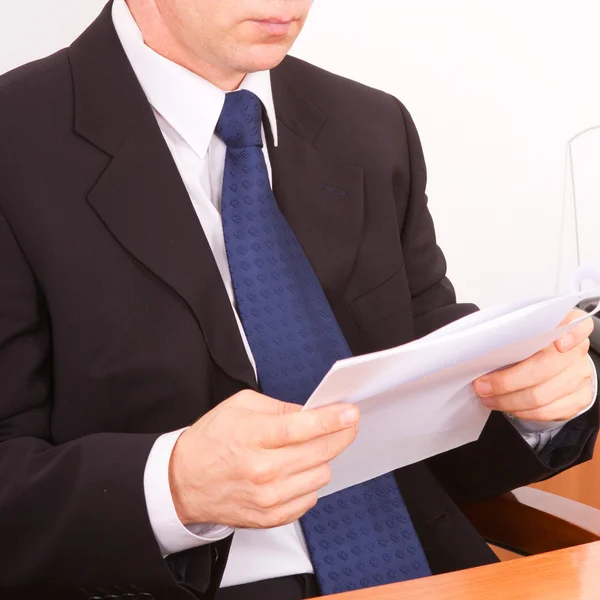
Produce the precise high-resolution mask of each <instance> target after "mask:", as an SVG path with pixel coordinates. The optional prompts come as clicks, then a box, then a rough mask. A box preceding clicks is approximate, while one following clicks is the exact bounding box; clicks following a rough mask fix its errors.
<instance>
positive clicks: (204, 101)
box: [112, 0, 277, 158]
mask: <svg viewBox="0 0 600 600" xmlns="http://www.w3.org/2000/svg"><path fill="white" fill-rule="evenodd" d="M112 19H113V23H114V26H115V29H116V31H117V35H118V36H119V39H120V41H121V44H122V45H123V49H124V50H125V54H126V55H127V58H128V59H129V62H130V63H131V66H132V67H133V70H134V72H135V74H136V76H137V78H138V81H139V82H140V85H141V86H142V89H143V90H144V93H145V94H146V97H147V98H148V101H149V102H150V104H151V105H152V107H153V108H154V110H156V111H157V112H158V113H159V114H160V115H161V116H162V117H163V118H164V119H165V120H166V121H168V122H169V124H170V125H171V127H173V128H174V129H175V130H176V131H177V133H179V135H181V137H182V138H183V139H184V140H185V141H186V142H187V143H188V144H189V145H190V146H191V148H192V149H193V150H194V152H195V153H196V154H197V155H198V156H200V157H201V158H204V157H205V156H206V153H207V152H208V147H209V144H210V141H211V139H212V136H213V134H214V131H215V127H216V126H217V121H218V120H219V116H220V115H221V110H222V109H223V104H224V103H225V92H224V91H223V90H221V89H219V88H218V87H216V86H215V85H213V84H212V83H210V82H208V81H207V80H206V79H203V78H202V77H200V76H199V75H196V74H195V73H192V72H191V71H188V70H187V69H186V68H184V67H182V66H180V65H178V64H177V63H174V62H173V61H171V60H169V59H167V58H165V57H164V56H161V55H160V54H158V53H156V52H155V51H154V50H152V49H151V48H150V47H149V46H146V44H145V43H144V39H143V37H142V32H141V31H140V29H139V27H138V25H137V23H136V22H135V19H134V18H133V15H132V14H131V12H130V10H129V7H128V6H127V4H126V2H125V0H114V3H113V8H112ZM239 89H240V90H248V91H251V92H253V93H254V94H256V95H257V96H258V98H259V99H260V100H261V102H262V103H263V106H264V107H265V110H266V114H267V118H268V119H269V124H270V126H271V131H272V133H273V141H274V144H275V146H277V121H276V117H275V104H274V102H273V92H272V90H271V74H270V72H269V71H259V72H257V73H249V74H248V75H246V77H245V78H244V80H243V81H242V84H241V85H240V87H239Z"/></svg>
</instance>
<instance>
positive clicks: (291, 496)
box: [254, 464, 331, 510]
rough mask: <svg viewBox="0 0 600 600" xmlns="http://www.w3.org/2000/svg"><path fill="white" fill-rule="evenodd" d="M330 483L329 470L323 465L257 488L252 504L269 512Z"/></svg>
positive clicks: (327, 466)
mask: <svg viewBox="0 0 600 600" xmlns="http://www.w3.org/2000/svg"><path fill="white" fill-rule="evenodd" d="M330 481H331V469H330V468H329V465H327V464H323V465H319V466H318V467H315V468H313V469H309V470H308V471H303V472H302V473H296V474H295V475H290V476H289V477H284V478H281V479H279V480H278V481H277V482H276V483H274V484H272V485H268V486H260V487H259V488H257V490H256V493H255V496H254V503H255V504H256V506H257V507H258V508H259V509H263V510H271V509H275V508H277V507H279V506H282V505H284V504H287V503H289V502H291V501H293V500H295V499H297V498H302V497H303V496H306V495H308V494H312V493H315V492H317V491H318V490H320V489H321V488H322V487H323V486H324V485H327V484H328V483H329V482H330Z"/></svg>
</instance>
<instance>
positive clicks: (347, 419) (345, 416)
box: [340, 406, 360, 425]
mask: <svg viewBox="0 0 600 600" xmlns="http://www.w3.org/2000/svg"><path fill="white" fill-rule="evenodd" d="M359 417H360V413H359V412H358V408H356V407H355V406H351V407H349V408H346V409H345V410H344V412H343V413H342V414H341V416H340V420H341V422H342V425H352V424H354V423H358V419H359Z"/></svg>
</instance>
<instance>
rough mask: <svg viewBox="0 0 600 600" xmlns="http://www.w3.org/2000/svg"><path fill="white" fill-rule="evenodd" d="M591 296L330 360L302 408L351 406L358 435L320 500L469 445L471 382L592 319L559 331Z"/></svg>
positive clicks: (473, 424)
mask: <svg viewBox="0 0 600 600" xmlns="http://www.w3.org/2000/svg"><path fill="white" fill-rule="evenodd" d="M599 296H600V287H597V288H594V289H592V290H588V291H586V292H577V293H573V294H568V295H564V296H558V297H551V298H538V299H533V300H527V301H520V302H514V303H510V304H505V305H502V306H497V307H492V308H488V309H486V310H482V311H480V312H477V313H474V314H471V315H469V316H467V317H465V318H463V319H460V320H459V321H456V322H454V323H451V324H450V325H448V326H446V327H443V328H442V329H439V330H437V331H435V332H434V333H432V334H430V335H428V336H427V337H424V338H422V339H420V340H416V341H414V342H411V343H409V344H406V345H404V346H399V347H398V348H392V349H390V350H384V351H382V352H376V353H373V354H367V355H364V356H357V357H354V358H349V359H346V360H342V361H339V362H337V363H336V364H335V365H334V366H333V367H332V368H331V370H330V371H329V373H328V374H327V375H326V376H325V378H324V379H323V381H322V382H321V384H320V385H319V387H318V388H317V389H316V390H315V392H314V393H313V395H312V396H311V398H310V399H309V400H308V402H307V403H306V405H305V407H304V410H310V409H313V408H318V407H321V406H325V405H327V404H333V403H337V402H346V403H352V404H356V405H357V406H358V407H359V408H360V411H361V421H360V431H359V433H358V435H357V437H356V440H355V441H354V443H353V444H352V445H351V446H350V447H349V448H348V449H346V450H345V452H344V453H343V454H341V455H340V456H339V457H337V458H335V459H334V460H333V461H332V462H331V469H332V474H333V477H332V480H331V482H330V483H329V484H328V485H327V486H325V487H324V488H322V489H321V491H320V496H321V497H323V496H327V495H329V494H332V493H333V492H336V491H338V490H341V489H344V488H347V487H350V486H352V485H355V484H357V483H361V482H363V481H367V480H369V479H372V478H374V477H377V476H379V475H382V474H383V473H387V472H389V471H393V470H394V469H398V468H400V467H404V466H406V465H409V464H412V463H415V462H418V461H421V460H424V459H426V458H429V457H431V456H434V455H436V454H439V453H441V452H446V451H447V450H451V449H452V448H456V447H458V446H461V445H463V444H467V443H469V442H473V441H475V440H477V439H478V438H479V436H480V435H481V432H482V431H483V428H484V426H485V423H486V421H487V419H488V418H489V416H490V413H491V411H490V410H489V409H487V408H485V407H484V406H483V405H482V403H481V401H480V400H479V397H478V396H477V395H476V394H475V392H474V390H473V385H472V384H473V381H474V380H475V379H477V378H478V377H481V376H482V375H485V374H486V373H490V372H491V371H496V370H498V369H501V368H505V367H508V366H510V365H512V364H515V363H518V362H521V361H523V360H525V359H527V358H529V357H530V356H532V355H534V354H535V353H537V352H539V351H540V350H542V349H543V348H545V347H546V346H548V345H550V344H552V343H553V342H554V341H555V340H557V339H558V338H559V337H561V336H562V335H563V334H564V333H566V332H567V331H569V330H571V329H573V328H574V327H575V326H576V325H577V323H579V322H580V321H582V320H583V319H585V318H589V316H590V315H587V316H584V317H582V318H580V319H578V320H577V321H574V322H572V323H569V324H568V325H564V326H562V327H558V325H559V324H560V323H561V322H562V321H563V320H564V319H565V317H566V316H567V315H568V313H569V311H570V310H572V309H573V308H574V307H575V306H576V305H577V304H578V303H579V302H581V301H583V300H589V299H591V298H595V297H599Z"/></svg>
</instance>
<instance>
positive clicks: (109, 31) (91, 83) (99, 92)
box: [71, 5, 256, 387]
mask: <svg viewBox="0 0 600 600" xmlns="http://www.w3.org/2000/svg"><path fill="white" fill-rule="evenodd" d="M109 7H110V5H109ZM109 7H107V9H105V11H104V12H103V13H102V14H101V15H100V17H99V18H98V20H97V21H96V22H95V23H94V24H93V25H92V26H91V27H90V28H89V29H88V30H87V31H86V32H85V33H84V34H83V35H82V37H81V38H80V39H79V40H77V41H76V42H75V43H74V45H73V46H72V48H71V63H72V67H73V73H74V81H75V95H76V100H75V104H76V129H77V131H78V132H79V133H80V134H81V135H82V136H84V137H85V138H87V139H88V140H89V141H90V142H92V143H93V144H94V145H96V146H97V147H99V148H100V149H102V150H103V151H104V152H106V153H107V154H109V155H110V156H111V157H112V160H111V162H110V164H109V166H108V168H107V169H106V170H105V171H104V173H103V174H102V175H101V177H100V179H99V180H98V182H97V183H96V185H95V186H94V188H93V189H92V190H91V191H90V193H89V194H88V201H89V203H90V205H91V206H92V208H93V209H94V211H95V212H96V213H97V215H98V217H99V218H100V219H101V220H102V221H103V223H104V224H105V225H106V227H107V228H108V230H109V231H110V232H111V233H112V235H113V236H114V237H115V238H116V240H117V241H118V242H119V243H120V244H121V245H122V246H123V247H124V248H125V249H126V250H127V251H128V252H129V253H130V254H131V255H132V256H133V257H135V259H136V260H137V261H139V262H140V263H141V264H142V265H144V267H146V268H147V269H148V270H149V271H151V272H152V273H153V274H154V275H156V276H157V277H159V278H160V280H161V281H162V282H164V283H165V284H167V285H168V286H169V287H170V288H171V289H172V290H173V291H174V292H176V294H177V295H178V296H179V297H180V298H181V299H183V300H184V301H185V303H186V304H187V305H188V307H189V308H190V309H191V310H192V312H193V314H194V315H195V317H196V320H197V322H198V324H199V326H200V328H201V329H202V333H203V335H204V338H205V340H206V343H207V346H208V348H209V350H210V353H211V355H212V357H213V359H214V360H215V362H216V363H217V364H218V365H219V366H220V367H221V368H222V369H223V370H224V371H225V372H226V373H227V374H228V375H230V376H231V377H233V378H234V379H236V380H239V381H241V382H243V383H245V384H246V385H248V386H250V387H255V386H256V383H255V380H254V374H253V371H252V367H251V365H250V362H249V360H248V357H247V355H246V352H245V349H244V346H243V343H242V340H241V337H240V335H239V331H238V328H237V323H236V321H235V318H234V315H233V311H232V310H231V304H230V302H229V298H228V296H227V292H226V290H225V287H224V285H223V281H222V279H221V275H220V273H219V270H218V268H217V265H216V263H215V260H214V257H213V254H212V251H211V249H210V246H209V244H208V241H207V239H206V236H205V235H204V232H203V230H202V227H201V225H200V223H199V221H198V217H197V215H196V213H195V211H194V208H193V206H192V203H191V201H190V198H189V196H188V193H187V190H186V188H185V185H184V184H183V181H182V179H181V176H180V175H179V172H178V170H177V167H176V165H175V163H174V161H173V158H172V156H171V153H170V151H169V149H168V147H167V145H166V143H165V141H164V139H163V137H162V133H161V132H160V129H159V127H158V124H157V122H156V119H155V118H154V114H153V113H152V110H151V108H150V106H149V104H148V102H147V100H146V97H145V95H144V94H143V91H142V90H141V88H140V86H139V84H138V82H137V79H136V77H135V75H134V73H133V70H132V69H131V66H130V65H129V62H128V60H127V58H126V56H125V54H124V52H123V50H122V47H121V44H120V42H119V40H118V37H117V35H116V32H115V31H114V27H113V26H112V20H111V18H110V12H109Z"/></svg>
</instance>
